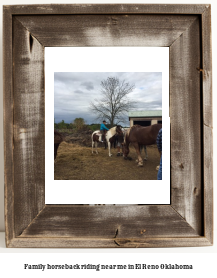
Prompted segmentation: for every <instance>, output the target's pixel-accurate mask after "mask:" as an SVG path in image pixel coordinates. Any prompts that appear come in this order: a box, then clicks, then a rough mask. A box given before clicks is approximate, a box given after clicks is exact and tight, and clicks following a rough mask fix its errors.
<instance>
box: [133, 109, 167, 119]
mask: <svg viewBox="0 0 217 278" xmlns="http://www.w3.org/2000/svg"><path fill="white" fill-rule="evenodd" d="M129 117H130V118H133V117H162V110H144V111H130V112H129Z"/></svg>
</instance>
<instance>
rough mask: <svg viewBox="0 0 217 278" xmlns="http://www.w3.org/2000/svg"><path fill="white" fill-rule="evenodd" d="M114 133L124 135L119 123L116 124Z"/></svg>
mask: <svg viewBox="0 0 217 278" xmlns="http://www.w3.org/2000/svg"><path fill="white" fill-rule="evenodd" d="M116 133H117V134H118V135H120V136H124V134H123V130H122V126H121V125H117V126H116Z"/></svg>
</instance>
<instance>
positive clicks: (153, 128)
mask: <svg viewBox="0 0 217 278" xmlns="http://www.w3.org/2000/svg"><path fill="white" fill-rule="evenodd" d="M161 128H162V124H154V125H150V126H140V125H134V126H132V127H131V128H130V129H129V130H128V131H127V133H126V135H125V138H124V143H123V157H124V158H125V159H127V156H128V154H129V144H130V143H131V144H132V145H133V146H134V148H135V149H136V152H137V155H138V166H143V160H142V157H141V153H140V147H141V145H145V146H147V145H153V144H155V143H156V139H157V135H158V132H159V130H160V129H161Z"/></svg>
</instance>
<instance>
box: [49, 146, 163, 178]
mask: <svg viewBox="0 0 217 278" xmlns="http://www.w3.org/2000/svg"><path fill="white" fill-rule="evenodd" d="M98 152H99V154H98V155H97V154H95V152H94V154H92V150H91V148H90V147H86V146H80V145H78V144H72V143H66V142H62V143H61V144H60V146H59V149H58V153H57V158H56V161H55V163H54V179H55V180H156V179H157V170H156V166H157V165H159V162H160V156H159V153H158V150H157V147H156V146H155V145H153V146H147V152H148V160H147V161H144V166H143V167H138V166H137V164H136V162H135V160H136V159H137V155H136V151H135V149H134V148H133V147H131V148H130V153H129V156H130V157H131V158H132V160H124V159H123V157H122V156H117V155H116V154H117V149H115V148H112V150H111V152H112V154H113V155H112V156H111V157H109V156H108V149H104V148H98ZM144 156H145V154H144V151H143V153H142V157H144Z"/></svg>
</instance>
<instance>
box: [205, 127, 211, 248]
mask: <svg viewBox="0 0 217 278" xmlns="http://www.w3.org/2000/svg"><path fill="white" fill-rule="evenodd" d="M204 169H205V170H204V199H203V201H204V235H205V236H206V238H207V239H208V240H209V241H210V242H211V243H213V131H212V129H211V128H210V127H207V126H204Z"/></svg>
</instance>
